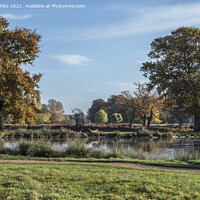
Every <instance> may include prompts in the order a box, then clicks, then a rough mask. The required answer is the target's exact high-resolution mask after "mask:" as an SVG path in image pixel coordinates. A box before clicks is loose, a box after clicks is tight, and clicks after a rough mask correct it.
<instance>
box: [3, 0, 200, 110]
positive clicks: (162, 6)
mask: <svg viewBox="0 0 200 200" xmlns="http://www.w3.org/2000/svg"><path fill="white" fill-rule="evenodd" d="M12 3H15V4H16V3H18V4H21V5H22V7H24V6H25V4H29V5H30V4H45V5H46V4H50V5H51V4H55V3H56V4H74V5H78V4H79V5H85V8H80V9H78V8H77V9H76V8H74V9H73V8H63V9H55V8H49V9H47V8H46V9H34V8H32V9H31V8H26V9H25V8H22V9H11V8H9V9H6V8H0V15H1V16H4V17H6V18H7V19H8V21H9V22H10V26H11V27H15V26H18V27H25V28H31V29H36V30H37V33H39V34H40V35H42V41H41V44H40V46H41V53H40V55H39V58H38V59H37V60H36V61H35V62H34V66H33V67H31V66H29V67H27V69H28V70H29V71H31V72H32V73H37V72H40V73H42V74H43V77H42V80H41V82H40V90H41V98H42V103H47V101H48V100H49V99H51V98H53V99H56V100H58V101H61V102H62V103H63V105H64V109H65V113H71V109H72V108H75V107H78V108H81V109H82V110H83V111H84V112H87V109H88V108H89V107H90V106H91V104H92V101H93V100H94V99H98V98H102V99H105V100H106V99H107V98H108V97H109V96H111V95H114V94H120V92H121V91H123V90H129V91H133V90H134V86H133V82H135V81H141V82H144V81H146V80H145V78H144V77H143V76H142V73H141V72H140V67H141V63H142V62H144V61H145V60H147V53H148V51H149V50H150V43H151V42H152V40H153V39H155V38H157V37H160V36H165V35H167V34H170V31H172V30H174V29H176V28H178V27H180V26H195V27H199V25H200V1H192V0H190V1H189V0H188V1H184V0H182V1H179V0H162V1H161V0H148V1H147V0H123V1H122V0H71V1H70V0H56V1H55V0H54V1H51V0H21V1H20V0H15V1H13V0H12V1H10V0H1V1H0V4H12Z"/></svg>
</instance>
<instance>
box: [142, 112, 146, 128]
mask: <svg viewBox="0 0 200 200" xmlns="http://www.w3.org/2000/svg"><path fill="white" fill-rule="evenodd" d="M146 119H147V118H146V115H144V116H143V123H142V126H144V127H146Z"/></svg>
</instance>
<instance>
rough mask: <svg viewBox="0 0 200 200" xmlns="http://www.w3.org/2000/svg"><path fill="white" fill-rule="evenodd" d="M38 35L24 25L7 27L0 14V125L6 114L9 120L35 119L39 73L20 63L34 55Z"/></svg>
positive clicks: (23, 120) (35, 55)
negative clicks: (21, 26)
mask: <svg viewBox="0 0 200 200" xmlns="http://www.w3.org/2000/svg"><path fill="white" fill-rule="evenodd" d="M40 39H41V36H40V35H38V34H37V33H36V32H35V31H31V30H30V29H26V28H14V29H9V23H8V21H7V20H6V19H5V18H2V17H0V128H1V129H2V127H3V126H2V124H3V121H4V120H6V119H7V118H8V117H11V118H12V121H13V123H21V122H27V123H34V122H35V121H36V120H38V115H37V111H38V110H37V106H35V105H36V104H37V103H39V102H40V92H39V89H38V88H39V85H38V83H39V81H40V78H41V74H33V75H31V74H30V73H29V72H28V71H26V70H24V69H22V66H25V65H32V64H33V61H34V60H35V59H36V58H37V57H38V53H39V42H40Z"/></svg>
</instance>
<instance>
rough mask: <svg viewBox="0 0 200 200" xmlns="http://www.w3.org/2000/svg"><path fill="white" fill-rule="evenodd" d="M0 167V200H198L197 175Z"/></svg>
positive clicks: (64, 166) (66, 167)
mask: <svg viewBox="0 0 200 200" xmlns="http://www.w3.org/2000/svg"><path fill="white" fill-rule="evenodd" d="M0 165H1V170H0V194H1V195H0V199H2V200H6V199H33V200H34V199H35V200H36V199H43V200H45V199H48V200H49V199H60V200H65V199H88V200H90V199H105V200H107V199H113V200H121V199H130V200H131V199H137V200H140V199H142V200H143V199H181V200H182V199H200V192H199V191H200V175H199V174H194V173H186V172H184V173H183V172H174V171H162V170H149V169H135V168H125V167H117V166H97V165H96V166H95V165H94V166H93V165H87V166H86V165H82V164H74V163H73V164H55V163H51V164H46V163H45V164H44V163H42V164H19V163H18V164H17V163H15V164H12V163H1V164H0ZM169 177H170V178H169Z"/></svg>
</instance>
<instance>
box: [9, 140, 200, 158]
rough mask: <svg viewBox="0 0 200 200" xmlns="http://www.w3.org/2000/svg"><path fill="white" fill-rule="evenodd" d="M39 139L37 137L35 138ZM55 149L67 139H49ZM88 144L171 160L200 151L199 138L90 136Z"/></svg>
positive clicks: (98, 147) (61, 147) (15, 143)
mask: <svg viewBox="0 0 200 200" xmlns="http://www.w3.org/2000/svg"><path fill="white" fill-rule="evenodd" d="M35 140H36V141H37V139H35ZM49 141H50V142H51V144H52V145H53V147H54V148H55V149H58V150H61V149H63V148H64V147H66V146H67V143H68V141H67V140H61V139H56V138H55V139H52V140H49ZM18 143H19V140H16V139H15V140H6V146H7V147H11V148H12V147H15V146H16V145H17V144H18ZM86 145H87V146H89V147H92V148H97V149H104V150H105V151H109V150H113V149H114V150H118V151H123V152H126V153H129V154H130V153H145V155H146V156H148V155H149V157H150V158H153V159H167V160H171V159H174V158H176V157H177V155H181V154H185V153H188V154H192V153H193V152H199V153H200V140H199V139H168V140H167V139H165V140H164V139H147V138H143V139H107V138H89V139H87V141H86Z"/></svg>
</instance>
